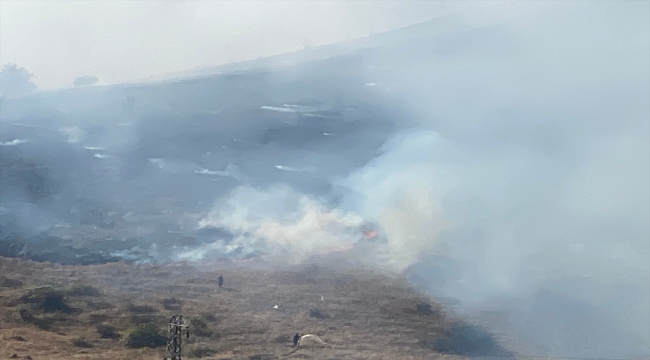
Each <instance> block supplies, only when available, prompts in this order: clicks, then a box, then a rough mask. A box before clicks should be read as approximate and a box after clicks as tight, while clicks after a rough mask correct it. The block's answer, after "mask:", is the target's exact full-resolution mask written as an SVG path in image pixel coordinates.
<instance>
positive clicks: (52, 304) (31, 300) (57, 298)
mask: <svg viewBox="0 0 650 360" xmlns="http://www.w3.org/2000/svg"><path fill="white" fill-rule="evenodd" d="M20 301H22V302H23V303H24V304H34V306H36V307H37V308H39V309H40V310H42V311H44V312H55V311H61V312H64V313H71V312H72V311H73V309H72V308H71V307H70V306H69V305H68V304H67V303H66V301H65V292H63V291H61V290H56V289H54V288H52V287H49V286H44V287H40V288H36V289H32V290H30V291H29V292H28V293H27V294H25V295H23V296H21V297H20Z"/></svg>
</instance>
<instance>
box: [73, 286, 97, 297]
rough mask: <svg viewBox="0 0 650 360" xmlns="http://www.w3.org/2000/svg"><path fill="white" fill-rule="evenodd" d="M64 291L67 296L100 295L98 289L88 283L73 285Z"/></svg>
mask: <svg viewBox="0 0 650 360" xmlns="http://www.w3.org/2000/svg"><path fill="white" fill-rule="evenodd" d="M66 293H67V294H68V295H69V296H88V297H98V296H101V295H102V293H101V291H99V289H97V288H95V287H93V286H90V285H83V284H79V285H73V286H72V287H70V288H69V289H68V291H66Z"/></svg>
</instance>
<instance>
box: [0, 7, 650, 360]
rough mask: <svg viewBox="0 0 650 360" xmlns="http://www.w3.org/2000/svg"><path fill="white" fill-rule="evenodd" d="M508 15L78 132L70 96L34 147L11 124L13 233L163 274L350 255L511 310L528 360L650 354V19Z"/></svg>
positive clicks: (469, 304)
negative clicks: (215, 262) (239, 262)
mask: <svg viewBox="0 0 650 360" xmlns="http://www.w3.org/2000/svg"><path fill="white" fill-rule="evenodd" d="M497 9H499V8H497ZM500 9H501V10H503V11H497V10H495V11H494V12H492V13H485V12H482V13H464V14H460V15H455V16H452V17H449V18H445V19H444V20H443V21H442V22H443V23H444V24H445V26H442V28H444V30H443V31H442V32H441V31H440V28H441V26H438V25H439V24H440V23H441V22H440V21H441V20H439V22H434V23H433V25H432V24H429V26H430V27H427V26H423V27H421V28H416V29H415V30H414V29H412V28H411V29H406V30H402V32H399V31H398V32H394V33H390V36H387V35H383V37H382V36H381V35H380V36H379V37H378V38H375V39H376V40H374V41H375V42H374V43H373V44H372V46H369V47H366V48H363V47H362V48H359V49H356V50H354V51H352V52H351V53H350V54H346V55H343V56H339V57H336V58H334V59H330V60H318V61H315V62H311V63H307V64H306V65H300V67H298V68H290V69H287V68H285V69H282V70H278V69H275V70H273V69H267V70H266V71H262V72H248V73H246V74H243V75H242V74H239V75H232V76H229V77H223V76H222V77H219V78H218V80H214V79H212V80H210V79H198V80H194V81H191V82H184V83H176V84H166V85H162V86H163V88H165V89H166V90H165V91H164V92H163V91H161V90H158V91H157V92H156V91H154V90H155V89H160V87H158V88H156V87H153V86H150V87H147V86H144V85H143V86H141V87H118V88H113V89H109V90H106V91H105V92H103V93H98V94H95V95H92V96H95V98H93V99H95V100H94V101H95V102H94V104H96V105H95V107H93V108H91V110H88V109H85V110H84V112H82V114H83V116H81V115H75V116H76V118H75V119H71V115H69V114H70V113H74V111H73V110H74V109H75V106H76V105H75V104H74V101H71V100H66V97H65V96H68V99H74V98H75V97H81V96H86V99H88V100H87V101H88V102H90V101H91V98H92V97H91V95H88V94H85V95H83V94H73V93H69V94H68V95H65V96H64V95H60V96H59V98H58V99H57V100H56V101H57V102H58V103H59V104H66V106H67V108H66V112H67V113H65V114H58V115H56V116H53V115H50V116H47V117H46V118H47V119H48V121H49V122H47V123H41V124H39V125H38V127H36V128H32V127H24V126H22V127H21V126H18V125H12V128H11V130H7V129H9V127H8V126H9V125H6V123H7V119H8V118H9V117H8V116H5V120H3V121H5V122H4V123H3V131H2V141H3V147H2V153H1V155H2V157H3V161H5V159H9V160H7V161H9V163H10V164H13V165H11V166H15V167H17V168H20V169H23V170H21V171H19V172H15V173H18V174H20V176H18V177H16V176H14V175H11V176H7V177H4V178H3V181H5V182H4V183H3V187H2V188H3V189H2V191H3V193H2V196H3V198H2V207H3V212H2V220H3V223H2V225H3V235H5V236H9V235H7V234H14V235H12V236H14V237H15V234H21V233H23V234H28V233H29V232H28V231H27V229H47V230H48V232H47V234H48V236H58V237H56V238H57V239H64V240H59V241H62V242H63V243H64V245H65V244H68V243H70V241H71V240H69V238H70V237H71V235H70V234H71V233H74V231H77V232H79V233H83V234H84V236H86V238H88V239H96V242H95V243H93V244H92V246H93V247H98V248H102V249H105V252H106V253H107V254H109V255H110V256H114V257H121V256H129V257H132V258H135V259H139V260H145V259H147V260H150V261H155V260H158V261H160V260H170V259H171V260H197V261H201V260H210V259H214V258H216V257H224V256H229V257H246V256H252V255H254V256H264V257H266V258H267V259H269V261H277V262H282V263H287V262H290V263H291V262H293V263H305V262H309V259H310V258H311V257H312V256H317V255H320V254H323V253H332V252H337V253H348V254H353V255H354V257H355V259H357V260H359V262H361V263H363V265H365V266H374V267H376V268H379V269H381V270H383V271H389V272H395V273H400V274H406V275H407V276H409V278H410V279H411V280H412V282H413V283H414V284H416V285H418V286H421V287H423V288H424V289H425V290H426V291H428V292H429V293H430V294H432V295H435V296H440V297H452V298H455V299H458V300H459V305H458V307H457V310H458V311H461V312H465V313H467V314H468V315H469V316H475V317H476V319H477V321H483V320H484V318H483V315H484V314H485V313H486V312H487V311H491V312H493V313H494V312H496V313H498V314H499V319H498V321H495V320H494V319H492V320H490V321H491V322H490V324H491V325H492V326H494V327H500V328H502V329H503V330H504V331H506V332H509V333H511V334H517V337H518V338H519V339H520V340H522V342H525V343H526V344H527V345H529V346H530V348H529V349H528V350H529V351H530V352H534V353H536V354H546V355H557V356H590V357H627V356H635V355H647V354H648V344H649V342H650V334H649V333H648V327H647V324H648V323H650V314H649V310H648V304H649V303H650V289H649V288H648V283H649V281H650V275H649V273H650V265H649V256H648V254H649V253H650V248H649V238H650V230H649V222H648V219H649V218H650V214H649V212H648V211H649V210H648V203H649V202H650V199H649V195H648V187H649V186H648V185H649V181H650V180H649V173H650V171H649V163H650V158H649V154H650V149H649V145H648V143H649V135H650V134H649V128H648V123H649V117H650V114H649V106H648V105H649V104H648V98H649V96H650V91H649V89H648V86H649V85H648V84H649V83H648V79H649V76H650V75H649V73H648V66H647V64H648V62H649V61H650V56H649V48H648V44H649V43H650V39H649V29H648V5H647V3H642V2H628V3H616V5H615V4H614V3H613V2H612V3H591V4H586V3H584V4H579V3H571V4H545V5H542V4H539V3H535V5H525V4H517V5H512V4H510V5H503V7H502V8H500ZM449 24H454V25H453V26H451V25H449ZM432 28H435V29H436V31H432V30H431V29H432ZM406 34H408V35H406ZM414 34H415V35H414ZM323 74H325V75H323ZM287 79H291V80H290V81H289V80H287ZM187 94H195V95H194V96H188V95H187ZM126 95H134V96H135V97H136V98H137V99H139V100H138V101H139V103H138V107H136V108H135V109H125V108H123V107H121V106H122V104H121V101H123V99H124V97H125V96H126ZM50 99H51V98H50ZM27 101H28V100H24V101H23V102H22V103H21V106H23V107H26V108H30V106H31V105H29V104H28V106H26V105H25V103H26V102H27ZM29 101H33V102H35V103H37V102H40V103H41V104H42V103H43V102H46V100H44V99H43V98H41V99H32V100H29ZM47 101H50V104H52V103H55V104H56V103H57V102H54V101H52V100H47ZM66 101H67V102H66ZM14 106H15V109H16V110H15V113H14V115H12V116H11V121H12V123H14V122H15V120H16V119H17V118H18V116H17V115H15V114H18V113H20V112H21V111H23V110H21V109H20V108H19V107H18V105H14ZM102 107H103V108H102ZM59 108H60V107H59ZM99 108H102V109H103V110H107V109H108V110H109V111H103V113H102V114H103V115H102V120H101V121H98V120H92V119H93V117H94V112H96V111H98V110H97V109H99ZM70 109H72V110H70ZM116 109H117V110H116ZM79 112H80V111H79V110H78V111H77V113H79ZM23 113H24V111H23ZM107 114H108V115H107ZM32 117H33V116H32ZM41 117H42V116H41ZM62 119H65V121H64V120H62ZM95 119H97V118H95ZM73 120H74V121H73ZM217 121H218V122H217ZM64 122H65V123H64ZM75 127H76V128H75ZM75 129H76V130H75ZM55 138H56V140H51V139H55ZM43 139H50V140H47V142H46V141H45V140H43ZM120 139H121V140H120ZM100 149H101V150H100ZM97 155H99V157H98V156H97ZM19 159H22V160H19ZM69 159H75V161H74V162H72V161H70V160H69ZM24 163H29V166H27V167H26V168H27V169H47V173H46V174H44V173H42V172H38V171H36V170H29V171H27V172H25V171H24V168H25V166H23V164H24ZM73 164H74V166H73ZM18 165H20V166H18ZM71 167H74V169H72V168H71ZM9 168H10V167H9V165H7V166H5V165H4V164H3V170H4V169H9ZM12 174H14V173H12ZM3 176H4V175H3ZM25 177H27V178H29V179H41V180H38V181H42V182H44V183H47V184H49V185H48V186H43V188H45V189H47V190H46V191H45V190H44V192H43V191H42V194H41V192H36V195H34V194H33V191H32V190H33V187H25V186H23V185H21V184H23V183H25V180H24V178H25ZM43 179H45V180H43ZM47 179H51V182H47V181H46V180H47ZM34 181H35V180H34ZM39 188H40V187H39ZM39 194H41V196H40V197H39ZM82 199H83V200H82ZM88 214H94V215H93V216H89V215H88ZM111 214H112V215H111ZM84 226H85V227H84ZM366 226H367V227H371V228H372V229H375V230H377V231H378V236H377V237H376V238H374V239H371V241H369V240H364V239H363V236H362V234H361V229H362V228H364V227H366ZM6 229H11V231H9V230H6ZM62 229H67V230H65V231H64V230H62ZM36 233H38V234H43V232H40V230H39V231H38V232H36ZM62 233H64V235H61V234H62ZM30 235H35V233H34V232H32V233H31V234H30ZM66 236H67V237H66ZM66 239H68V240H66ZM118 240H119V241H118ZM5 241H6V240H5ZM39 241H42V240H39ZM66 241H67V242H66ZM108 243H110V244H111V245H106V244H108ZM21 250H22V248H21Z"/></svg>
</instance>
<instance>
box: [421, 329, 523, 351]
mask: <svg viewBox="0 0 650 360" xmlns="http://www.w3.org/2000/svg"><path fill="white" fill-rule="evenodd" d="M428 346H430V347H431V348H432V350H434V351H436V352H440V353H445V354H453V355H460V356H469V357H471V356H499V357H503V358H504V359H509V358H512V356H513V354H512V353H511V352H510V351H507V350H506V349H505V348H504V347H502V346H501V344H499V342H498V341H497V339H496V338H495V337H494V336H493V335H492V334H490V333H489V332H487V331H486V330H484V329H482V328H481V327H478V326H474V325H469V324H463V323H457V324H453V325H451V326H449V327H447V328H446V329H445V331H444V332H443V334H442V336H441V337H439V338H438V339H436V340H435V341H433V342H429V344H428Z"/></svg>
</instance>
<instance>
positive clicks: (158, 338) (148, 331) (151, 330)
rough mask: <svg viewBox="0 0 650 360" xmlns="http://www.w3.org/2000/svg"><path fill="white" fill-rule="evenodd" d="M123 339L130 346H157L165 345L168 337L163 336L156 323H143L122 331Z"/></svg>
mask: <svg viewBox="0 0 650 360" xmlns="http://www.w3.org/2000/svg"><path fill="white" fill-rule="evenodd" d="M122 341H123V342H124V345H125V346H126V347H130V348H144V347H149V348H156V347H160V346H165V345H166V344H167V338H165V337H164V336H162V335H161V334H160V332H159V331H158V328H156V326H155V325H154V324H141V325H138V326H136V327H133V328H130V329H127V330H126V331H124V332H123V333H122Z"/></svg>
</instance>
